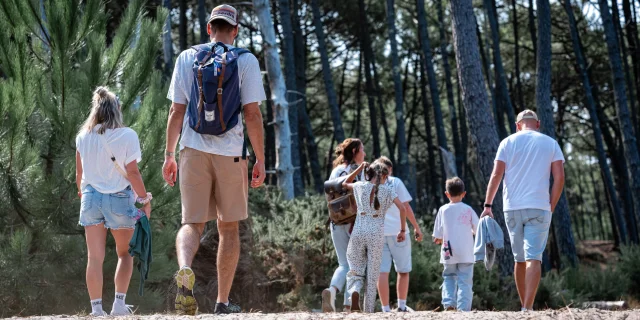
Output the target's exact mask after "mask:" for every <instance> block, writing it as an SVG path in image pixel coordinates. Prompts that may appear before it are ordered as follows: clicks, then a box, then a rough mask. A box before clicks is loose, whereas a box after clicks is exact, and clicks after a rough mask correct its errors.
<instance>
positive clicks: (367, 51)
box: [358, 0, 384, 158]
mask: <svg viewBox="0 0 640 320" xmlns="http://www.w3.org/2000/svg"><path fill="white" fill-rule="evenodd" d="M358 17H359V18H360V23H359V26H360V28H359V29H360V30H358V31H359V32H360V51H361V52H363V57H362V59H363V62H364V79H365V89H366V93H367V102H368V103H369V123H370V125H371V136H372V139H373V156H374V157H376V158H378V157H380V155H381V153H380V152H381V151H380V131H379V127H378V119H377V112H376V102H375V99H374V94H375V89H374V85H373V79H372V78H371V60H372V59H373V50H371V38H370V37H369V30H368V29H369V28H368V25H369V23H368V19H367V15H366V10H365V5H364V0H358ZM382 116H384V115H382Z"/></svg>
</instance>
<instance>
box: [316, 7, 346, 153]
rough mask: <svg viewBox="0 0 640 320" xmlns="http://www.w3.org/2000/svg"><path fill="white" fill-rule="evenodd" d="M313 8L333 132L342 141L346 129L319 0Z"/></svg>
mask: <svg viewBox="0 0 640 320" xmlns="http://www.w3.org/2000/svg"><path fill="white" fill-rule="evenodd" d="M311 9H312V10H313V24H314V26H315V32H316V37H317V38H318V50H319V51H320V60H322V77H323V78H324V87H325V90H326V91H327V100H328V102H329V110H330V112H331V121H332V122H333V134H334V136H335V139H336V140H338V141H339V142H342V141H343V140H344V139H345V135H344V129H343V128H342V117H341V116H340V109H339V107H338V98H337V96H336V89H335V87H334V86H333V76H332V75H331V65H330V64H329V54H328V53H327V44H326V43H325V40H324V29H323V28H322V15H321V13H320V6H319V5H318V0H311Z"/></svg>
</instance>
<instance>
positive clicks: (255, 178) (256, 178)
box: [251, 160, 267, 188]
mask: <svg viewBox="0 0 640 320" xmlns="http://www.w3.org/2000/svg"><path fill="white" fill-rule="evenodd" d="M266 175H267V174H266V172H265V169H264V160H262V161H261V160H256V163H255V164H254V165H253V173H252V174H251V188H258V187H260V186H261V185H262V183H263V182H264V178H265V176H266Z"/></svg>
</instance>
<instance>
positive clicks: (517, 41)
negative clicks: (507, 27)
mask: <svg viewBox="0 0 640 320" xmlns="http://www.w3.org/2000/svg"><path fill="white" fill-rule="evenodd" d="M511 14H512V15H513V41H514V42H515V43H514V47H513V54H514V64H515V73H516V74H515V78H516V95H517V96H518V105H517V106H516V108H515V109H516V112H519V111H521V110H524V109H526V108H525V106H524V97H523V95H522V81H520V37H519V35H518V27H519V25H518V9H517V1H516V0H511Z"/></svg>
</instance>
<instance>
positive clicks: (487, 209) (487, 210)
mask: <svg viewBox="0 0 640 320" xmlns="http://www.w3.org/2000/svg"><path fill="white" fill-rule="evenodd" d="M484 216H489V217H491V218H493V212H491V208H484V211H482V214H481V215H480V219H482V217H484Z"/></svg>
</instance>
